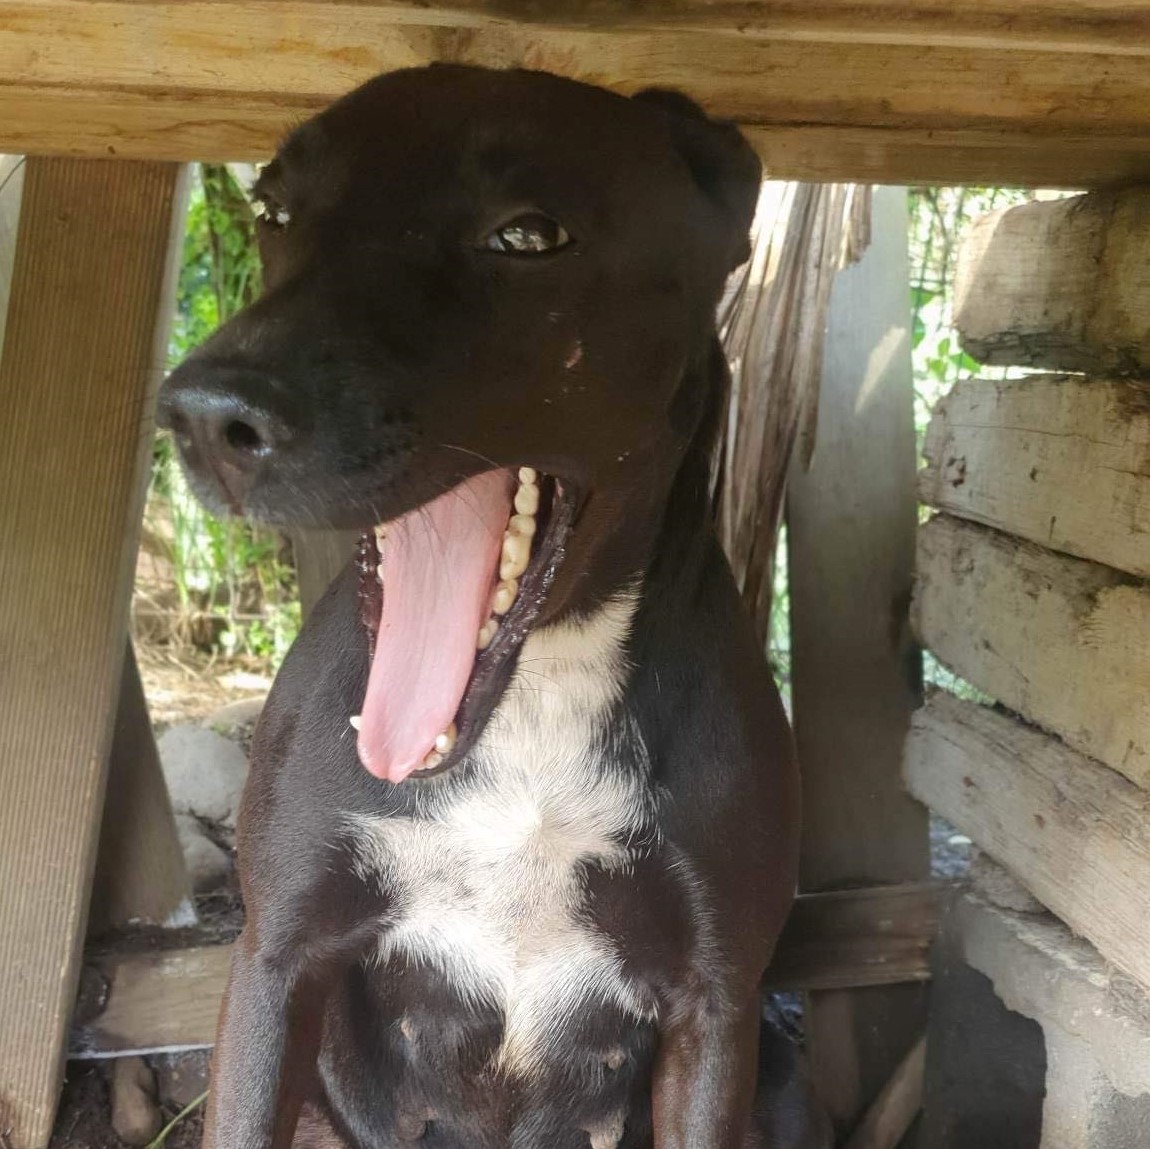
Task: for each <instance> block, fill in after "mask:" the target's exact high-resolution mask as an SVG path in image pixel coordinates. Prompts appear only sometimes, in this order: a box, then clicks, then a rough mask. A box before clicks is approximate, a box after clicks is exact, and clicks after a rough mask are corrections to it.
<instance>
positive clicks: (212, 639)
mask: <svg viewBox="0 0 1150 1149" xmlns="http://www.w3.org/2000/svg"><path fill="white" fill-rule="evenodd" d="M259 290H260V265H259V257H258V254H257V252H256V244H255V225H254V219H253V216H252V211H251V207H250V206H249V202H248V197H247V195H246V192H245V189H244V188H243V186H242V185H241V183H240V176H239V175H237V173H236V172H234V171H232V170H230V169H229V168H227V167H225V166H223V165H220V164H203V165H198V166H197V167H196V169H195V171H194V173H193V180H192V188H191V195H190V202H189V207H188V222H187V229H186V232H185V235H184V248H183V262H182V265H181V269H180V278H179V286H178V293H177V311H176V318H175V323H174V325H173V329H172V339H171V343H170V346H169V353H168V358H169V366H173V365H175V364H176V363H178V362H179V361H180V360H181V359H183V358H184V356H185V355H187V353H188V352H189V351H191V350H193V349H194V348H195V347H197V346H198V345H199V344H200V343H202V342H203V341H204V340H205V339H206V338H207V337H208V336H209V335H211V333H212V332H213V331H214V330H215V329H216V328H217V327H218V326H219V325H220V324H221V323H224V322H226V321H227V320H228V319H230V318H231V317H232V316H233V315H234V314H235V313H236V312H237V311H239V310H240V309H241V308H242V307H244V306H246V305H247V304H248V303H250V302H251V301H252V300H253V299H254V298H255V297H256V296H257V295H258V294H259ZM145 546H146V547H149V548H150V549H152V550H153V552H155V553H158V554H159V555H160V556H162V558H164V559H165V560H166V561H167V562H168V563H170V568H171V576H172V580H173V582H174V585H175V596H176V601H175V603H174V604H172V609H171V611H170V613H171V616H172V617H171V625H170V633H169V635H168V637H169V639H170V640H171V641H175V642H178V643H191V644H192V645H195V646H199V647H205V648H210V649H216V650H220V651H222V652H224V653H227V654H245V655H251V656H255V657H257V658H260V659H266V660H268V661H269V662H270V663H271V664H272V666H273V667H274V666H278V664H279V662H280V661H281V660H282V658H283V656H284V654H286V653H287V649H288V647H289V646H290V645H291V642H292V640H293V639H294V638H295V635H296V632H297V631H298V629H299V596H298V593H297V589H296V585H295V571H294V567H293V566H292V562H291V550H290V546H289V545H288V544H287V542H286V541H285V540H284V538H283V537H282V536H281V535H280V534H279V533H278V532H276V531H272V530H269V529H268V528H265V527H257V526H253V525H252V524H250V523H245V522H240V521H238V520H235V519H219V518H216V517H215V516H214V515H211V514H209V513H208V512H207V511H206V510H204V508H203V507H202V506H201V505H200V504H199V503H198V502H197V501H196V500H195V498H193V497H192V495H191V493H190V492H189V490H188V488H187V485H186V483H185V482H184V477H183V474H182V473H181V471H180V467H179V464H178V462H177V461H176V458H175V453H174V451H173V448H172V443H171V439H170V438H169V437H168V436H167V435H166V434H161V435H158V436H157V438H156V443H155V449H154V453H153V463H152V479H151V488H150V491H149V498H148V509H147V514H146V517H145Z"/></svg>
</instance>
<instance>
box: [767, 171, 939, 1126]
mask: <svg viewBox="0 0 1150 1149" xmlns="http://www.w3.org/2000/svg"><path fill="white" fill-rule="evenodd" d="M906 211H907V207H906V194H905V192H904V191H902V190H900V189H894V188H887V189H878V190H877V191H876V193H875V198H874V217H873V227H872V236H873V238H872V243H871V247H870V248H869V249H868V250H867V252H866V254H865V255H864V256H863V259H862V261H861V262H860V263H859V264H857V265H856V266H854V267H851V268H848V269H847V270H846V271H844V272H842V273H841V274H840V276H839V279H838V281H837V283H836V284H835V287H834V291H833V293H832V297H831V310H830V321H829V326H828V334H827V345H826V350H825V359H824V369H823V377H822V387H821V392H820V398H819V412H818V423H817V429H816V441H815V453H814V458H813V463H812V466H811V468H810V470H809V471H808V472H803V471H802V470H801V468H798V467H796V468H795V469H794V471H793V473H792V476H791V482H790V491H789V495H788V504H787V522H788V551H789V564H790V587H791V650H792V687H793V712H794V722H795V735H796V739H797V742H798V751H799V762H800V764H801V767H802V772H803V791H804V796H803V841H802V855H801V863H800V875H799V880H800V887H801V888H802V889H803V891H804V892H816V891H821V890H828V889H834V888H836V887H843V886H857V885H868V884H875V883H886V882H899V881H921V880H923V879H925V878H926V877H927V875H928V873H929V857H928V838H927V822H926V812H925V811H924V810H922V809H921V808H920V807H918V806H917V805H916V804H915V803H914V802H913V801H911V800H910V798H909V797H908V796H907V795H906V794H905V793H904V792H903V789H902V785H901V782H900V779H899V763H900V761H901V758H902V747H903V741H904V739H905V737H906V732H907V730H908V728H909V725H910V715H911V711H912V710H913V709H914V707H915V706H916V705H917V703H918V693H917V686H918V677H917V674H918V664H917V658H916V654H915V652H914V648H913V643H912V640H911V635H910V628H909V625H908V623H907V618H906V610H907V604H908V603H909V601H910V587H911V567H912V563H913V559H914V531H915V520H916V514H917V511H916V500H915V492H914V468H915V462H914V458H915V442H914V423H913V384H912V379H911V364H910V341H909V331H908V324H909V315H910V313H909V309H908V307H907V301H906V299H907V297H906V284H907V276H908V271H907V250H906V243H907V238H906V237H907V225H906ZM924 1010H925V998H924V996H923V994H922V990H921V987H916V986H896V987H892V988H890V989H867V990H860V991H853V992H849V993H848V992H838V991H827V992H820V993H817V994H811V996H810V1000H809V1004H808V1011H807V1038H808V1049H809V1051H810V1054H811V1064H812V1072H813V1075H814V1081H815V1086H816V1089H817V1090H818V1091H819V1094H820V1096H821V1098H822V1099H823V1101H824V1103H825V1104H826V1105H827V1107H828V1109H829V1110H830V1112H831V1115H832V1117H833V1118H834V1120H835V1122H836V1125H837V1127H838V1129H839V1131H840V1132H841V1133H845V1132H848V1131H849V1130H850V1129H852V1128H853V1127H854V1125H855V1124H856V1123H857V1121H858V1120H859V1118H860V1117H861V1116H862V1114H863V1112H864V1111H865V1109H866V1107H867V1106H868V1105H869V1104H870V1103H871V1101H872V1100H873V1099H874V1097H875V1096H876V1095H877V1094H878V1092H879V1091H880V1090H881V1088H882V1087H883V1085H884V1084H885V1083H886V1080H887V1078H888V1077H889V1075H890V1074H891V1072H893V1070H894V1068H895V1067H896V1066H897V1065H898V1063H899V1062H900V1061H901V1060H902V1058H903V1057H904V1056H905V1054H906V1051H907V1050H908V1049H909V1048H910V1045H911V1044H912V1042H913V1041H914V1040H915V1039H916V1038H917V1036H918V1034H919V1032H920V1031H921V1029H922V1026H923V1023H924V1020H925V1012H924Z"/></svg>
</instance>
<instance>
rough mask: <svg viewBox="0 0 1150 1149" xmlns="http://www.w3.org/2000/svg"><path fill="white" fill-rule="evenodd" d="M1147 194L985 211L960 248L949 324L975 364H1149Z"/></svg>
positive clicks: (1116, 368)
mask: <svg viewBox="0 0 1150 1149" xmlns="http://www.w3.org/2000/svg"><path fill="white" fill-rule="evenodd" d="M1148 313H1150V188H1128V189H1126V190H1124V191H1116V192H1094V193H1091V194H1090V195H1086V196H1076V197H1073V198H1071V199H1065V200H1055V201H1040V202H1036V203H1028V204H1022V205H1020V206H1018V207H1013V208H1007V209H1005V210H1003V211H999V212H992V213H991V214H990V215H987V216H984V217H983V218H982V219H980V220H978V221H976V223H975V224H974V226H973V227H972V228H971V229H970V230H969V231H968V233H967V235H966V238H965V240H964V242H963V244H962V249H961V258H960V260H959V266H958V272H957V276H956V280H955V291H954V324H955V327H957V328H958V332H959V335H960V336H961V339H962V345H963V347H964V348H965V349H966V350H967V351H968V352H969V353H970V354H971V355H973V356H974V357H975V358H976V359H979V360H981V361H982V362H984V363H1000V364H1018V365H1022V366H1030V367H1048V368H1051V369H1053V370H1055V371H1090V372H1093V373H1095V374H1103V373H1107V372H1126V373H1129V372H1135V373H1138V372H1142V373H1144V372H1145V370H1146V369H1147V368H1148V367H1150V328H1148V327H1147V324H1146V315H1147V314H1148Z"/></svg>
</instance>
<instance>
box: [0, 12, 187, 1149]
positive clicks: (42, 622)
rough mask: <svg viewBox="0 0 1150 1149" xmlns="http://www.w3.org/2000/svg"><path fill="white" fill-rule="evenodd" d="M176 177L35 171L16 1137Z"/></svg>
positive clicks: (9, 682)
mask: <svg viewBox="0 0 1150 1149" xmlns="http://www.w3.org/2000/svg"><path fill="white" fill-rule="evenodd" d="M2 19H4V18H3V17H0V20H2ZM5 26H6V25H5ZM179 177H180V172H179V169H178V168H177V167H175V166H173V165H169V164H133V163H117V164H109V163H102V162H96V161H78V160H30V161H29V162H28V164H27V167H26V170H25V183H24V197H23V206H22V210H21V215H20V228H19V238H18V242H17V249H16V263H15V268H14V272H13V280H12V295H11V301H10V307H9V315H8V328H7V332H6V335H5V341H4V349H3V358H2V360H0V412H2V417H0V681H2V682H3V687H2V689H0V776H2V777H3V779H4V801H3V802H2V803H0V922H3V923H4V928H3V930H2V931H0V1082H2V1083H3V1086H2V1096H0V1129H5V1130H9V1131H10V1132H9V1141H10V1144H11V1145H12V1146H14V1147H15V1149H41V1147H42V1146H44V1145H46V1144H47V1142H48V1136H49V1133H50V1131H51V1126H52V1118H53V1113H54V1111H55V1106H56V1099H57V1092H58V1087H59V1081H60V1071H61V1069H62V1067H63V1061H62V1058H63V1053H64V1044H65V1035H66V1031H67V1022H68V1017H69V1014H70V1012H71V1007H72V1001H73V998H74V995H75V984H76V977H77V974H78V972H79V968H80V967H79V962H80V947H81V943H82V940H83V934H84V919H85V915H86V912H87V906H88V892H89V883H90V881H91V877H92V865H93V862H94V859H95V849H96V836H97V831H98V829H99V825H100V810H101V805H102V802H103V792H104V775H105V769H104V767H105V761H106V758H107V753H108V748H109V744H110V739H111V734H112V718H113V715H114V711H115V702H116V696H117V692H118V688H119V684H120V674H121V670H122V667H123V659H124V643H125V641H126V630H127V620H128V604H129V598H130V593H131V579H132V569H133V565H134V558H135V552H136V537H137V530H138V524H139V518H140V511H141V507H142V500H143V495H144V485H145V480H146V475H147V460H148V458H149V457H150V444H151V405H152V397H153V387H154V385H155V383H156V380H157V377H158V374H159V368H160V365H161V364H162V362H163V358H162V356H163V352H164V350H165V344H166V321H167V319H168V317H169V315H170V311H171V305H172V295H171V291H170V290H169V289H170V288H171V287H173V286H174V276H173V274H172V272H173V271H174V263H173V261H170V260H169V256H170V254H171V253H172V252H173V250H174V245H173V244H172V242H171V240H172V230H173V229H172V224H173V215H174V212H173V208H174V205H175V204H176V203H177V198H178V186H179Z"/></svg>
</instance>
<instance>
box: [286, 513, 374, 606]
mask: <svg viewBox="0 0 1150 1149" xmlns="http://www.w3.org/2000/svg"><path fill="white" fill-rule="evenodd" d="M358 538H359V535H358V533H357V532H355V531H319V530H307V529H302V528H301V529H300V530H296V531H292V536H291V540H292V552H293V554H294V555H295V569H296V577H297V578H298V579H299V599H300V609H301V611H302V614H303V617H304V620H305V621H306V620H307V616H308V615H309V614H311V609H312V607H313V606H315V604H316V603H317V602H319V600H320V598H321V597H322V596H323V593H324V591H326V590H327V588H328V587H329V586H330V585H331V581H332V579H334V578H335V576H336V575H337V574H339V572H340V571H341V570H343V568H344V567H345V566H347V562H348V559H350V558H351V556H352V555H353V554H355V546H356V542H357V540H358Z"/></svg>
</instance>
